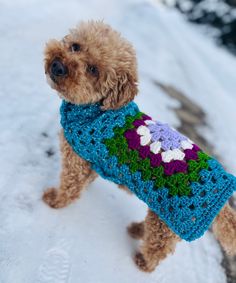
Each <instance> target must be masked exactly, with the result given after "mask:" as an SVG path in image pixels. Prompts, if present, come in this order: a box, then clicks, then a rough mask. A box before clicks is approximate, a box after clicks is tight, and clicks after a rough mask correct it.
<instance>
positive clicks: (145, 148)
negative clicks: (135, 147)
mask: <svg viewBox="0 0 236 283" xmlns="http://www.w3.org/2000/svg"><path fill="white" fill-rule="evenodd" d="M149 154H150V147H149V146H148V145H145V146H141V147H140V148H139V155H140V157H141V158H143V159H145V158H147V157H148V155H149Z"/></svg>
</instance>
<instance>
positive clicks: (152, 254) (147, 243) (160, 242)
mask: <svg viewBox="0 0 236 283" xmlns="http://www.w3.org/2000/svg"><path fill="white" fill-rule="evenodd" d="M179 240H180V239H179V237H178V236H177V235H176V234H174V233H173V232H172V231H171V230H170V229H169V228H168V227H167V225H166V224H165V223H164V222H163V221H161V220H160V218H159V217H158V216H157V215H156V214H155V213H154V212H152V211H151V210H150V209H149V210H148V213H147V216H146V219H145V222H144V235H143V243H142V245H141V250H140V252H137V253H136V255H135V258H134V260H135V263H136V264H137V266H138V267H139V269H141V270H142V271H146V272H151V271H153V270H154V269H155V268H156V266H157V265H158V264H159V262H160V261H161V260H163V259H164V258H166V257H167V255H168V254H170V253H173V252H174V249H175V246H176V243H177V242H178V241H179Z"/></svg>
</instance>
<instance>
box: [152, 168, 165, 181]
mask: <svg viewBox="0 0 236 283" xmlns="http://www.w3.org/2000/svg"><path fill="white" fill-rule="evenodd" d="M163 174H164V168H163V167H162V166H160V167H156V168H153V169H152V176H153V177H154V178H159V177H161V176H163Z"/></svg>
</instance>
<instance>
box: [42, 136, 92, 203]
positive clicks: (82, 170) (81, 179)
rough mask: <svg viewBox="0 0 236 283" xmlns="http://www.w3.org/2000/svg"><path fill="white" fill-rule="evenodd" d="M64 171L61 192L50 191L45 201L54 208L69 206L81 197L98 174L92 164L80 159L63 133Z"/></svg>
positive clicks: (45, 195)
mask: <svg viewBox="0 0 236 283" xmlns="http://www.w3.org/2000/svg"><path fill="white" fill-rule="evenodd" d="M60 137H61V152H62V171H61V178H60V179H61V181H60V187H59V190H56V189H55V188H50V189H48V190H47V191H46V192H45V193H44V195H43V200H44V201H45V202H46V203H47V204H48V205H49V206H51V207H53V208H61V207H64V206H67V205H68V204H70V203H71V202H73V201H74V200H75V199H77V198H78V197H79V196H80V193H81V191H82V190H83V189H84V188H85V187H86V186H87V185H88V184H89V183H90V182H92V181H93V180H94V179H95V178H96V176H97V174H96V173H95V172H94V171H92V170H91V168H90V164H89V163H88V162H87V161H85V160H83V159H82V158H80V157H79V156H78V155H77V154H76V153H75V152H74V151H73V150H72V148H71V147H70V145H69V144H68V143H67V141H66V139H65V138H64V134H63V133H61V136H60Z"/></svg>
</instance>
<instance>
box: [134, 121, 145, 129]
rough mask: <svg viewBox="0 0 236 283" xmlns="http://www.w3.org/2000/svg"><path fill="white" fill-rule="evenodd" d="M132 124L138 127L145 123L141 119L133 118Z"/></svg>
mask: <svg viewBox="0 0 236 283" xmlns="http://www.w3.org/2000/svg"><path fill="white" fill-rule="evenodd" d="M133 125H134V126H135V127H136V128H138V127H139V126H145V125H146V124H145V122H144V121H143V120H135V121H134V122H133Z"/></svg>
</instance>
